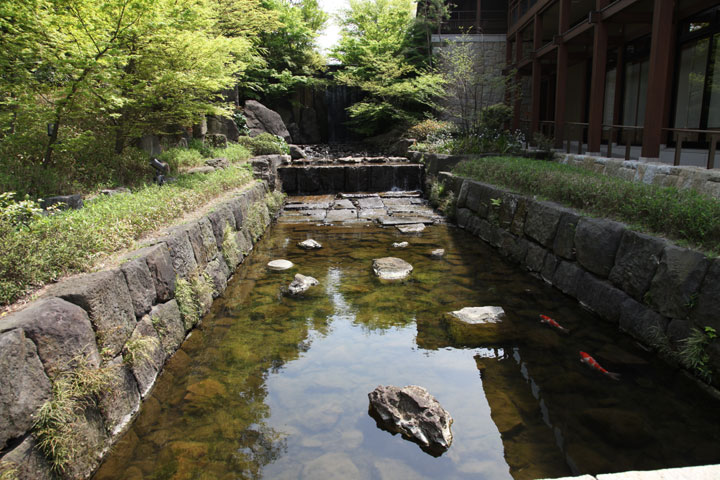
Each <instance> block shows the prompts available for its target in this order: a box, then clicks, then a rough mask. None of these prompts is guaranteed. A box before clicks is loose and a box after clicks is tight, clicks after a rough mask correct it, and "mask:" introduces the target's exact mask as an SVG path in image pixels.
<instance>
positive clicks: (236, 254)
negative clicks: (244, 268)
mask: <svg viewBox="0 0 720 480" xmlns="http://www.w3.org/2000/svg"><path fill="white" fill-rule="evenodd" d="M236 235H237V231H236V230H235V229H234V228H232V226H231V225H230V223H228V222H225V229H224V231H223V241H222V254H223V258H224V259H225V263H227V264H228V266H229V267H230V268H231V269H232V268H235V267H236V266H237V265H238V263H240V248H239V247H238V244H237V240H236V237H235V236H236Z"/></svg>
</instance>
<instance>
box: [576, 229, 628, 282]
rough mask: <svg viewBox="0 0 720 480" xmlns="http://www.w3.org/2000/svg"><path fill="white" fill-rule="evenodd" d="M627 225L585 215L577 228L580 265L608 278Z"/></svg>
mask: <svg viewBox="0 0 720 480" xmlns="http://www.w3.org/2000/svg"><path fill="white" fill-rule="evenodd" d="M624 231H625V226H624V225H623V224H621V223H617V222H613V221H611V220H605V219H601V218H588V217H583V218H581V219H580V221H579V222H578V224H577V228H576V230H575V251H576V253H577V259H578V262H579V263H580V265H582V266H583V267H585V269H586V270H589V271H590V272H592V273H594V274H596V275H598V276H601V277H604V278H607V276H608V275H610V270H612V268H613V265H615V255H616V254H617V251H618V248H619V247H620V240H621V239H622V235H623V232H624Z"/></svg>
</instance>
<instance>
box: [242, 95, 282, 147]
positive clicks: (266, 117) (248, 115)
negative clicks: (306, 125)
mask: <svg viewBox="0 0 720 480" xmlns="http://www.w3.org/2000/svg"><path fill="white" fill-rule="evenodd" d="M245 119H246V123H247V127H248V128H249V129H250V136H251V137H257V136H258V135H260V134H261V133H269V134H271V135H277V136H279V137H282V138H283V139H285V141H286V142H288V143H292V138H290V132H288V129H287V127H286V126H285V124H284V123H283V121H282V117H280V114H279V113H277V112H275V111H273V110H270V109H269V108H267V107H266V106H265V105H263V104H262V103H260V102H256V101H255V100H248V101H246V102H245Z"/></svg>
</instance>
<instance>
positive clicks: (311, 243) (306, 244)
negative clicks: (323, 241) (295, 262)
mask: <svg viewBox="0 0 720 480" xmlns="http://www.w3.org/2000/svg"><path fill="white" fill-rule="evenodd" d="M298 247H300V248H304V249H305V250H317V249H318V248H322V245H320V243H318V242H316V241H315V240H313V239H312V238H309V239H307V240H305V241H302V242H300V243H298Z"/></svg>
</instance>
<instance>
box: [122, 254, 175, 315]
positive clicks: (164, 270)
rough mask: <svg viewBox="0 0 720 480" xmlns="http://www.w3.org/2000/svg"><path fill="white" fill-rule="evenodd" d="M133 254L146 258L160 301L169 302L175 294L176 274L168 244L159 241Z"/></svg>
mask: <svg viewBox="0 0 720 480" xmlns="http://www.w3.org/2000/svg"><path fill="white" fill-rule="evenodd" d="M131 255H132V256H134V257H138V258H144V259H145V262H146V263H147V266H148V270H149V271H150V276H151V277H152V280H153V284H154V285H155V293H156V296H157V301H158V302H167V301H168V300H170V299H171V298H173V297H174V296H175V280H176V275H175V270H173V262H172V258H171V257H170V250H169V249H168V246H167V244H165V243H159V244H157V245H153V246H152V247H146V248H143V249H141V250H137V251H135V252H133V253H132V254H131Z"/></svg>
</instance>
